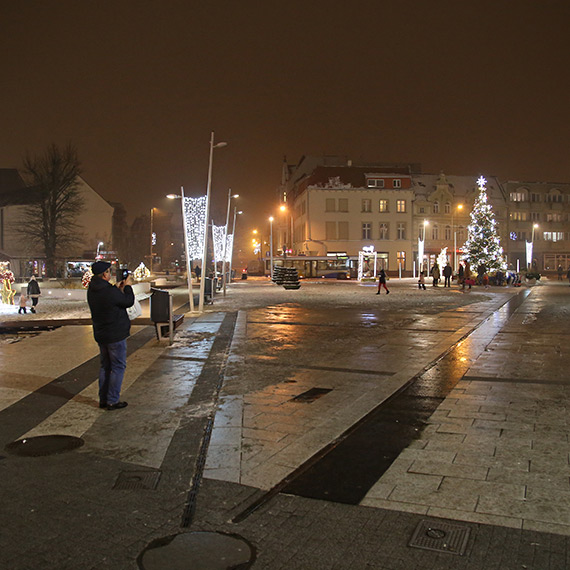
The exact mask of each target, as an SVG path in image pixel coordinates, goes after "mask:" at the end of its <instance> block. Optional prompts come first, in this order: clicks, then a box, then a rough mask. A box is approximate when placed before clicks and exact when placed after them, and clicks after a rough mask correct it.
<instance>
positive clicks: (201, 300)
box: [198, 131, 228, 313]
mask: <svg viewBox="0 0 570 570" xmlns="http://www.w3.org/2000/svg"><path fill="white" fill-rule="evenodd" d="M227 144H228V143H225V142H219V143H216V144H214V131H212V133H211V135H210V158H209V161H208V184H207V186H206V223H205V224H204V251H203V252H202V279H201V280H200V297H199V301H198V311H199V312H200V313H201V312H203V311H204V294H205V290H206V277H207V275H206V260H207V259H208V218H209V216H210V188H211V186H212V161H213V158H214V149H215V148H221V147H223V146H226V145H227ZM212 286H213V284H212ZM213 293H214V292H213V291H212V294H213Z"/></svg>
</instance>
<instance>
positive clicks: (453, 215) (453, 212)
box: [451, 204, 463, 271]
mask: <svg viewBox="0 0 570 570" xmlns="http://www.w3.org/2000/svg"><path fill="white" fill-rule="evenodd" d="M455 210H463V204H457V206H456V207H455V208H454V209H453V210H452V211H451V231H452V232H453V271H457V232H456V231H455V224H454V220H455Z"/></svg>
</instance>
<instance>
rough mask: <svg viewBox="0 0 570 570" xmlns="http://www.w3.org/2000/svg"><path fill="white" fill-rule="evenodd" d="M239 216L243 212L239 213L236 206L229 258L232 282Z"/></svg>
mask: <svg viewBox="0 0 570 570" xmlns="http://www.w3.org/2000/svg"><path fill="white" fill-rule="evenodd" d="M237 214H243V212H242V211H241V210H239V211H238V209H237V206H234V226H233V229H232V248H231V251H230V256H229V258H228V259H229V260H230V270H229V274H230V282H231V279H232V259H233V257H234V243H235V242H236V216H237Z"/></svg>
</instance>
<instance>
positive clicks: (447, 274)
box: [443, 262, 453, 287]
mask: <svg viewBox="0 0 570 570" xmlns="http://www.w3.org/2000/svg"><path fill="white" fill-rule="evenodd" d="M452 274H453V269H451V265H449V262H448V263H447V264H446V266H445V267H444V268H443V286H444V287H451V275H452Z"/></svg>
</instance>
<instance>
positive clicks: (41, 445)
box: [4, 435, 83, 457]
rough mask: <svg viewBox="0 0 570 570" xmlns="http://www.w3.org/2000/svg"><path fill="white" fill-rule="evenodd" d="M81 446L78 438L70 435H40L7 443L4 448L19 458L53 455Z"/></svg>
mask: <svg viewBox="0 0 570 570" xmlns="http://www.w3.org/2000/svg"><path fill="white" fill-rule="evenodd" d="M82 445H83V440H82V439H81V438H80V437H73V436H71V435H40V436H37V437H26V438H24V439H18V440H17V441H13V442H12V443H9V444H8V445H6V447H5V448H4V449H5V450H6V451H7V452H8V453H11V454H12V455H19V456H21V457H41V456H42V455H55V454H56V453H65V452H66V451H71V450H72V449H77V448H78V447H81V446H82Z"/></svg>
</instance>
